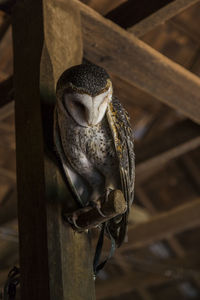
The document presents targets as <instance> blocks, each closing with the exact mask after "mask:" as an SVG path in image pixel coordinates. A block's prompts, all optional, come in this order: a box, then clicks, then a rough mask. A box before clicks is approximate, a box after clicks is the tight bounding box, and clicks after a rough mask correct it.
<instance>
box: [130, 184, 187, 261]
mask: <svg viewBox="0 0 200 300" xmlns="http://www.w3.org/2000/svg"><path fill="white" fill-rule="evenodd" d="M136 196H137V199H139V201H140V203H142V205H144V207H145V208H147V209H148V210H149V213H151V214H152V215H155V214H156V213H157V209H156V208H155V206H154V205H153V204H152V202H151V201H150V199H149V197H148V196H147V195H146V193H145V191H144V188H142V187H141V186H139V185H137V186H136ZM133 211H134V206H133ZM167 242H168V244H169V246H170V247H171V249H172V250H173V251H174V253H175V254H176V255H177V256H179V257H183V256H185V251H184V249H183V247H182V246H181V244H180V243H179V241H178V240H177V239H176V237H173V236H171V237H169V238H168V239H167Z"/></svg>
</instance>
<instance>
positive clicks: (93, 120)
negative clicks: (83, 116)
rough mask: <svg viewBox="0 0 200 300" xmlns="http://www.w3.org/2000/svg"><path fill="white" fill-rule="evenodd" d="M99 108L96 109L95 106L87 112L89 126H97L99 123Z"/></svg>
mask: <svg viewBox="0 0 200 300" xmlns="http://www.w3.org/2000/svg"><path fill="white" fill-rule="evenodd" d="M98 115H99V111H98V109H95V108H94V106H93V107H92V109H91V110H89V111H88V112H87V123H88V125H89V126H95V125H97V123H98Z"/></svg>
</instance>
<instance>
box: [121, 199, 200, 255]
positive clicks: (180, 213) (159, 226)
mask: <svg viewBox="0 0 200 300" xmlns="http://www.w3.org/2000/svg"><path fill="white" fill-rule="evenodd" d="M199 214H200V199H197V200H193V201H191V202H190V203H187V204H184V205H181V206H179V207H177V208H175V209H173V210H171V211H168V212H165V213H160V214H158V215H156V216H153V217H152V218H151V219H150V220H149V221H147V222H144V223H140V224H137V225H134V226H133V227H130V228H129V235H128V236H129V240H128V243H127V244H124V245H123V246H122V247H121V248H120V249H121V251H125V250H127V249H136V248H140V247H145V246H147V245H149V244H152V243H154V242H156V241H159V240H162V239H166V238H169V237H171V236H172V235H174V234H177V233H180V232H182V231H185V230H188V229H191V228H194V227H196V226H200V218H199ZM120 249H119V250H120Z"/></svg>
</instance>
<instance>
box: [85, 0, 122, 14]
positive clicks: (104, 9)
mask: <svg viewBox="0 0 200 300" xmlns="http://www.w3.org/2000/svg"><path fill="white" fill-rule="evenodd" d="M81 1H82V2H83V3H85V4H87V5H89V6H90V7H92V8H93V9H94V10H96V11H98V12H99V13H100V14H102V15H105V14H107V13H109V12H110V11H111V10H113V9H115V8H116V7H118V6H119V5H121V4H122V3H125V2H126V1H127V0H115V1H110V0H101V1H99V0H81Z"/></svg>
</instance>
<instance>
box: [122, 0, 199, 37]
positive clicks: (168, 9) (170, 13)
mask: <svg viewBox="0 0 200 300" xmlns="http://www.w3.org/2000/svg"><path fill="white" fill-rule="evenodd" d="M197 2H199V0H176V1H172V2H170V3H169V4H167V5H166V6H164V7H162V8H160V9H159V10H158V11H156V12H154V13H153V14H151V15H150V16H148V17H147V18H145V19H143V20H141V21H140V22H138V23H137V24H135V25H134V26H132V27H130V28H128V31H129V32H131V33H133V34H134V35H135V36H137V37H142V36H143V35H145V34H146V33H148V32H149V31H151V30H153V29H154V28H155V27H157V26H159V25H161V24H163V23H164V22H166V21H167V20H169V19H171V18H172V17H174V16H176V15H177V14H179V13H181V12H182V11H184V10H185V9H187V8H188V7H190V6H192V5H194V4H195V3H197Z"/></svg>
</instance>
